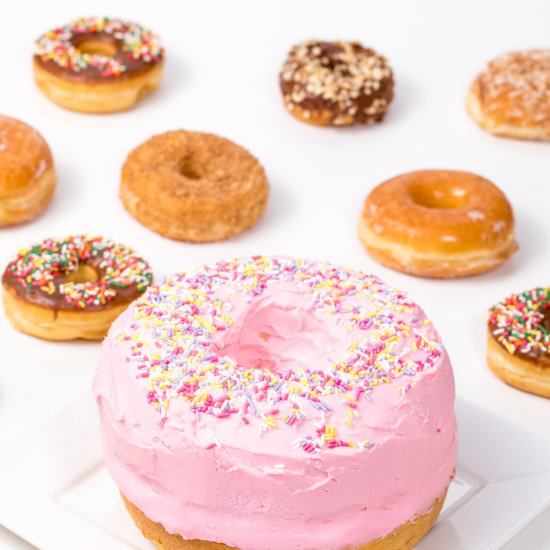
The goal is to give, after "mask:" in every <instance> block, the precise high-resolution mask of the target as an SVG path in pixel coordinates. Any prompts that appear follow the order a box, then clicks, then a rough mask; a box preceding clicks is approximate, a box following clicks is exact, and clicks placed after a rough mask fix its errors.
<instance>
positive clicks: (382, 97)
mask: <svg viewBox="0 0 550 550" xmlns="http://www.w3.org/2000/svg"><path fill="white" fill-rule="evenodd" d="M348 58H349V61H348ZM367 60H368V65H369V66H370V65H372V71H371V70H370V68H369V67H367ZM361 61H362V62H364V63H365V65H363V66H360V65H359V63H360V62H361ZM348 62H349V64H348ZM306 66H309V67H308V69H307V71H308V72H309V71H310V70H313V71H315V69H318V74H319V78H321V83H320V85H319V78H318V75H316V74H312V75H311V78H308V77H307V75H303V74H301V72H302V71H303V69H304V67H306ZM327 70H328V71H329V72H330V73H332V75H333V76H334V78H330V79H328V80H327V81H326V82H322V78H323V77H322V76H321V75H322V74H323V73H326V72H327ZM304 76H305V78H304ZM279 82H280V86H281V91H282V93H283V97H284V99H285V103H286V104H287V106H288V107H289V108H292V106H293V105H297V106H299V107H300V108H301V109H303V110H306V111H314V112H315V111H317V112H319V111H328V112H330V113H331V115H332V117H331V122H332V123H334V124H339V120H343V119H344V117H347V118H349V117H350V116H351V117H352V119H353V122H355V123H361V124H370V123H373V122H380V121H381V120H382V119H383V118H384V115H385V114H386V110H387V107H388V105H389V103H390V102H391V101H392V99H393V75H392V72H391V69H390V68H389V66H388V65H387V62H386V60H385V59H384V58H383V57H382V56H380V55H378V54H377V53H376V52H375V51H374V50H372V49H370V48H365V47H363V46H362V45H361V44H359V43H358V42H351V43H344V42H321V41H309V42H305V43H303V44H299V45H297V46H295V47H294V48H292V50H291V51H290V53H289V56H288V59H287V61H286V62H285V65H284V66H283V69H282V70H281V74H280V79H279ZM312 85H313V87H312ZM353 86H355V90H353V89H351V87H353ZM367 90H368V91H367ZM345 123H346V124H348V123H349V122H345Z"/></svg>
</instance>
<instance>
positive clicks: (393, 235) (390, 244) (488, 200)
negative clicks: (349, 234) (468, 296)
mask: <svg viewBox="0 0 550 550" xmlns="http://www.w3.org/2000/svg"><path fill="white" fill-rule="evenodd" d="M358 232H359V238H360V239H361V242H362V243H363V245H364V247H365V248H366V250H367V251H368V252H369V254H370V255H371V256H372V257H373V258H375V259H376V260H377V261H379V262H380V263H382V264H384V265H386V266H388V267H391V268H392V269H396V270H397V271H402V272H404V273H409V274H411V275H418V276H420V277H440V278H450V277H465V276H468V275H476V274H478V273H483V272H485V271H488V270H490V269H493V268H495V267H497V266H499V265H500V264H501V263H502V262H504V261H505V260H506V259H507V258H508V257H509V256H510V255H511V254H512V253H513V252H514V251H515V250H516V249H517V244H516V241H515V239H514V216H513V212H512V207H511V206H510V203H509V202H508V200H507V199H506V196H505V195H504V193H502V191H500V189H498V187H496V186H495V185H494V184H493V183H491V182H490V181H489V180H486V179H485V178H482V177H481V176H477V175H475V174H471V173H469V172H458V171H450V170H421V171H418V172H410V173H407V174H403V175H401V176H397V177H395V178H392V179H390V180H388V181H386V182H384V183H382V184H380V185H379V186H378V187H376V188H375V189H374V190H373V191H372V192H371V193H370V194H369V195H368V197H367V199H366V201H365V205H364V208H363V211H362V213H361V216H360V219H359V227H358Z"/></svg>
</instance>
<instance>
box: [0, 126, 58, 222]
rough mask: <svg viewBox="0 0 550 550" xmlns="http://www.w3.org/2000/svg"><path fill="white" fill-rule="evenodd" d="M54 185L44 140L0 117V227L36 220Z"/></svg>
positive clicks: (48, 154) (52, 166)
mask: <svg viewBox="0 0 550 550" xmlns="http://www.w3.org/2000/svg"><path fill="white" fill-rule="evenodd" d="M56 184H57V178H56V175H55V169H54V164H53V159H52V154H51V152H50V148H49V147H48V144H47V143H46V141H45V140H44V138H43V137H42V136H41V135H40V134H39V133H38V132H37V131H36V130H35V129H34V128H31V127H30V126H29V125H28V124H25V123H24V122H21V121H19V120H16V119H14V118H10V117H7V116H2V115H0V227H1V226H5V225H12V224H16V223H21V222H25V221H29V220H32V219H34V218H36V217H37V216H38V215H39V214H40V213H41V212H42V211H43V210H44V209H45V208H46V206H48V203H49V202H50V199H51V198H52V195H53V192H54V189H55V186H56Z"/></svg>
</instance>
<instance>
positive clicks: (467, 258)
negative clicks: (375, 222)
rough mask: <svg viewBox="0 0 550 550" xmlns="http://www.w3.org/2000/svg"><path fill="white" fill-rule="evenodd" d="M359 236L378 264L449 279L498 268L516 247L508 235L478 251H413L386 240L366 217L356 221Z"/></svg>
mask: <svg viewBox="0 0 550 550" xmlns="http://www.w3.org/2000/svg"><path fill="white" fill-rule="evenodd" d="M358 233H359V239H360V240H361V242H362V244H363V246H364V247H365V249H366V250H367V252H368V253H369V254H370V255H371V256H372V257H373V258H374V259H375V260H377V261H378V262H380V263H381V264H383V265H385V266H387V267H389V268H391V269H395V270H397V271H401V272H405V273H409V274H410V275H416V276H419V277H433V278H434V279H449V278H456V277H471V276H473V275H479V274H481V273H485V272H487V271H491V270H492V269H496V268H497V267H499V266H500V265H501V264H502V263H503V262H504V261H505V260H507V259H508V258H509V257H510V256H511V255H512V254H513V253H514V252H515V251H516V250H517V248H518V245H517V243H516V241H515V239H514V236H513V235H511V237H510V239H509V240H508V241H507V242H506V243H505V244H504V245H503V246H502V247H501V248H497V249H496V250H480V251H475V252H465V253H463V254H459V253H458V254H454V257H449V255H439V254H436V253H432V254H430V253H422V252H416V251H414V250H412V249H411V248H409V247H408V246H402V245H399V244H397V243H395V242H388V241H386V240H384V239H382V238H380V237H379V236H378V235H376V234H375V233H374V232H372V231H371V230H370V229H369V227H368V224H367V222H366V221H365V220H363V219H361V220H359V226H358Z"/></svg>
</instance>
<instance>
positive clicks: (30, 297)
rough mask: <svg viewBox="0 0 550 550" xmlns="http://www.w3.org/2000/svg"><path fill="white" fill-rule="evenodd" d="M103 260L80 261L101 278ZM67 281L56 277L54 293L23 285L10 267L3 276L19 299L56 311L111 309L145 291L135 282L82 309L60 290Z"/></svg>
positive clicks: (99, 258) (6, 285)
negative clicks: (108, 297) (100, 265)
mask: <svg viewBox="0 0 550 550" xmlns="http://www.w3.org/2000/svg"><path fill="white" fill-rule="evenodd" d="M101 260H102V259H101V257H97V256H96V257H93V258H90V259H89V260H87V261H85V262H80V264H87V265H89V266H90V267H93V268H94V269H95V270H96V271H97V274H98V280H99V279H101V277H103V276H104V275H105V270H104V269H102V268H100V267H99V264H100V263H101ZM67 282H69V279H68V278H67V277H66V276H63V275H60V276H59V277H57V278H56V279H55V292H54V293H53V294H48V293H47V292H44V291H43V290H41V289H40V287H36V286H25V285H23V284H22V283H21V281H20V280H19V279H18V278H17V277H16V276H15V275H13V274H12V273H11V271H9V268H8V269H6V270H5V271H4V274H3V276H2V284H3V285H4V287H6V288H7V289H12V290H13V291H14V292H15V294H16V295H17V297H18V298H19V299H21V300H23V301H25V302H28V303H31V304H34V305H36V306H41V307H45V308H48V309H53V310H55V311H59V310H63V311H93V310H95V311H97V310H101V309H103V310H104V309H109V308H112V307H116V306H118V305H121V304H128V303H130V302H132V301H133V300H135V299H136V298H137V297H138V296H140V295H141V294H143V292H144V291H141V290H139V289H138V287H137V285H135V284H132V285H130V286H128V287H126V288H124V287H120V288H117V289H116V295H115V296H114V297H113V298H112V299H111V300H109V301H107V302H106V303H105V304H98V305H96V304H89V305H87V306H86V308H84V309H82V308H79V307H77V306H76V305H75V304H72V303H70V302H68V301H67V300H66V298H65V296H64V295H63V294H62V293H61V292H60V291H59V287H60V286H61V285H63V284H64V283H67Z"/></svg>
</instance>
